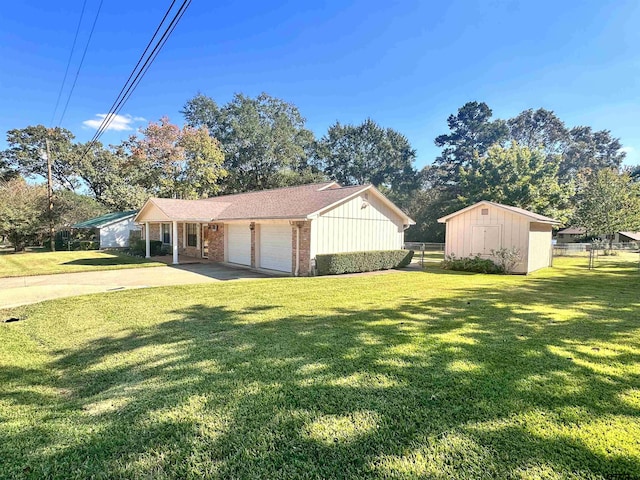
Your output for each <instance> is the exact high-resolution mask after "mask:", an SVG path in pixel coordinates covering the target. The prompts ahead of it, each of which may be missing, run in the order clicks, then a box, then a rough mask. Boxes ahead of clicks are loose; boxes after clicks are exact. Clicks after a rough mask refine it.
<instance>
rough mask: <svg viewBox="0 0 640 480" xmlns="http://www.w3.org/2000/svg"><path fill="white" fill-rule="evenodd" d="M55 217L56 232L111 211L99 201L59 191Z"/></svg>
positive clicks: (55, 205) (70, 192)
mask: <svg viewBox="0 0 640 480" xmlns="http://www.w3.org/2000/svg"><path fill="white" fill-rule="evenodd" d="M55 196H56V201H55V204H54V209H53V215H54V221H55V224H56V230H59V229H62V228H67V227H69V226H71V225H74V224H76V223H80V222H83V221H85V220H88V219H90V218H95V217H99V216H100V215H104V214H105V213H108V211H109V209H108V208H107V207H105V206H104V205H102V204H100V203H98V201H97V200H95V199H93V198H91V197H89V196H87V195H80V194H78V193H75V192H72V191H70V190H60V191H57V192H56V194H55Z"/></svg>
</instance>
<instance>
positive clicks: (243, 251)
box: [226, 224, 251, 265]
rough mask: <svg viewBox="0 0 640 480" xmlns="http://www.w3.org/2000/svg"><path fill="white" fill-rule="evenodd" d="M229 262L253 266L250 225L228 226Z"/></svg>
mask: <svg viewBox="0 0 640 480" xmlns="http://www.w3.org/2000/svg"><path fill="white" fill-rule="evenodd" d="M226 227H227V260H228V261H229V262H231V263H238V264H240V265H251V230H249V224H244V225H227V226H226Z"/></svg>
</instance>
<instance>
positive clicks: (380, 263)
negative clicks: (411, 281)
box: [316, 250, 413, 275]
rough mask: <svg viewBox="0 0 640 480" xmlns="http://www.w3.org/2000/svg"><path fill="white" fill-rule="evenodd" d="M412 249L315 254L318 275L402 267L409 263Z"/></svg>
mask: <svg viewBox="0 0 640 480" xmlns="http://www.w3.org/2000/svg"><path fill="white" fill-rule="evenodd" d="M412 258H413V250H372V251H369V252H347V253H331V254H327V255H317V256H316V268H317V270H318V275H337V274H340V273H358V272H373V271H375V270H389V269H390V268H402V267H406V266H407V265H409V263H411V259H412Z"/></svg>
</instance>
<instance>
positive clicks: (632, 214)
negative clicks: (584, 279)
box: [575, 169, 640, 242]
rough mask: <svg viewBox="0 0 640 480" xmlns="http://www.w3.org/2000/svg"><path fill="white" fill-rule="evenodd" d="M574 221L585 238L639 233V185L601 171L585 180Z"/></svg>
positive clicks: (609, 171)
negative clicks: (621, 232) (581, 229)
mask: <svg viewBox="0 0 640 480" xmlns="http://www.w3.org/2000/svg"><path fill="white" fill-rule="evenodd" d="M584 182H585V183H584V185H583V186H582V188H581V190H580V191H581V195H580V201H579V203H578V207H577V210H576V215H575V222H576V224H577V225H581V226H582V227H584V228H585V229H586V230H587V234H589V235H610V237H609V238H610V239H611V240H610V242H613V235H614V234H615V233H616V232H619V231H639V230H640V184H638V183H636V182H634V181H633V180H632V179H631V177H630V176H629V175H628V174H627V173H623V174H620V173H618V171H617V170H615V169H602V170H599V171H597V172H594V173H592V174H591V175H589V176H587V177H585V180H584Z"/></svg>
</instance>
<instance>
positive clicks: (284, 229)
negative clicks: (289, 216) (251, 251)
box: [258, 222, 293, 273]
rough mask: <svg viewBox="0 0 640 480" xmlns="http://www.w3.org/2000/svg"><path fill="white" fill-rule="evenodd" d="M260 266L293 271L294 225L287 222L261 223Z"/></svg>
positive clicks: (259, 226) (280, 270)
mask: <svg viewBox="0 0 640 480" xmlns="http://www.w3.org/2000/svg"><path fill="white" fill-rule="evenodd" d="M258 229H259V230H258V232H259V235H258V237H259V245H260V249H259V252H258V258H259V265H260V268H265V269H268V270H276V271H279V272H286V273H291V267H292V251H293V241H292V227H291V225H290V224H289V223H288V222H287V223H275V224H268V223H264V224H259V225H258Z"/></svg>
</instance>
